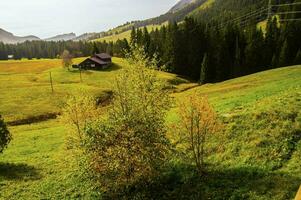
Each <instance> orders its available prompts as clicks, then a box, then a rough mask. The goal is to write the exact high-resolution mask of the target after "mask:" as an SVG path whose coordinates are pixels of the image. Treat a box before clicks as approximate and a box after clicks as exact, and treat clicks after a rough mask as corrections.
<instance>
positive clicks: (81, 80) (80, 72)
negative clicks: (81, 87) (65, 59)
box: [79, 67, 83, 83]
mask: <svg viewBox="0 0 301 200" xmlns="http://www.w3.org/2000/svg"><path fill="white" fill-rule="evenodd" d="M79 76H80V82H81V83H82V82H83V78H82V68H81V67H79Z"/></svg>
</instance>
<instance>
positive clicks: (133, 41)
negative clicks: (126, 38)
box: [130, 27, 137, 46]
mask: <svg viewBox="0 0 301 200" xmlns="http://www.w3.org/2000/svg"><path fill="white" fill-rule="evenodd" d="M136 44H137V33H136V29H135V27H133V28H132V32H131V38H130V45H131V46H133V45H136Z"/></svg>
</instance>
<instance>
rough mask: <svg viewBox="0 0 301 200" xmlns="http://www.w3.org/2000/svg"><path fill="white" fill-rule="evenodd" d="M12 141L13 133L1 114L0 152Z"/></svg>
mask: <svg viewBox="0 0 301 200" xmlns="http://www.w3.org/2000/svg"><path fill="white" fill-rule="evenodd" d="M10 141H11V134H10V132H9V131H8V129H7V126H6V124H5V122H4V120H3V118H2V116H1V115H0V153H3V150H4V149H5V148H6V147H7V145H8V143H9V142H10Z"/></svg>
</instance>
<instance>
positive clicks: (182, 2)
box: [169, 0, 195, 12]
mask: <svg viewBox="0 0 301 200" xmlns="http://www.w3.org/2000/svg"><path fill="white" fill-rule="evenodd" d="M193 2H195V0H180V1H179V2H178V3H177V4H176V5H174V6H173V7H172V8H171V9H170V10H169V12H176V11H178V10H181V9H182V8H184V7H185V6H187V5H189V4H191V3H193Z"/></svg>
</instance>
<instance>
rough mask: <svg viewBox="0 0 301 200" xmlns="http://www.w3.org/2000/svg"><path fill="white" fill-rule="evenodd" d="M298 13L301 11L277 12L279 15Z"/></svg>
mask: <svg viewBox="0 0 301 200" xmlns="http://www.w3.org/2000/svg"><path fill="white" fill-rule="evenodd" d="M298 13H301V11H287V12H275V14H277V15H285V14H298Z"/></svg>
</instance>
